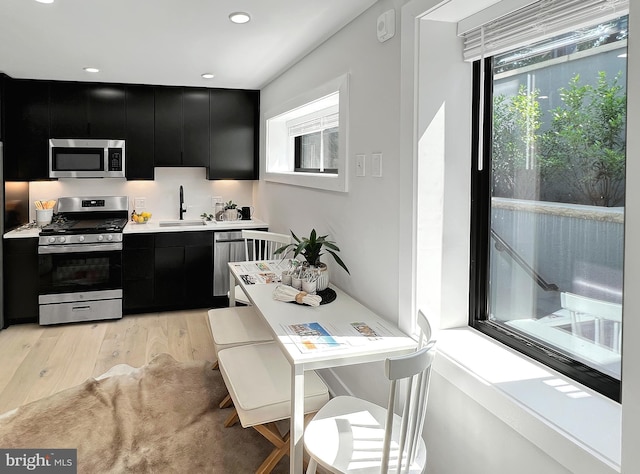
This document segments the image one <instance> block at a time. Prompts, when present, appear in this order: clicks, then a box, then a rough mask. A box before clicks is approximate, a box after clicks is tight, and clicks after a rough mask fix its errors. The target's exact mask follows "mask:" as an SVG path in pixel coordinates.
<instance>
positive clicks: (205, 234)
mask: <svg viewBox="0 0 640 474" xmlns="http://www.w3.org/2000/svg"><path fill="white" fill-rule="evenodd" d="M155 236H156V238H155V246H156V248H166V247H194V246H201V245H209V246H211V245H213V231H194V232H165V233H158V234H155Z"/></svg>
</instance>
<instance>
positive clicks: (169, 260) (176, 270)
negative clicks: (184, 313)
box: [154, 247, 185, 308]
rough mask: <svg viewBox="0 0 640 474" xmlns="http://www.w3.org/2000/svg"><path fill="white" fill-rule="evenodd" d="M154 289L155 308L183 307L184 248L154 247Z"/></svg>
mask: <svg viewBox="0 0 640 474" xmlns="http://www.w3.org/2000/svg"><path fill="white" fill-rule="evenodd" d="M154 288H155V290H154V291H155V298H154V302H155V304H156V306H160V307H166V308H169V307H171V308H175V307H181V306H183V305H184V302H185V280H184V247H160V248H158V247H156V249H155V273H154Z"/></svg>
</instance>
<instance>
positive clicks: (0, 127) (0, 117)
mask: <svg viewBox="0 0 640 474" xmlns="http://www.w3.org/2000/svg"><path fill="white" fill-rule="evenodd" d="M8 80H9V77H8V76H7V75H6V74H4V73H2V72H0V141H4V140H5V134H4V133H5V130H4V113H3V112H2V111H3V110H4V109H5V107H4V97H5V85H6V83H7V81H8Z"/></svg>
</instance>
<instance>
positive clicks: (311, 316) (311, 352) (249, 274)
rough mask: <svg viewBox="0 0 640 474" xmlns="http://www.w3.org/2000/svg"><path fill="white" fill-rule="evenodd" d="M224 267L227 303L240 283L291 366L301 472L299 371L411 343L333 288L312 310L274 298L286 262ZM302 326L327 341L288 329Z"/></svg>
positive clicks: (392, 352)
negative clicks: (325, 300) (317, 330)
mask: <svg viewBox="0 0 640 474" xmlns="http://www.w3.org/2000/svg"><path fill="white" fill-rule="evenodd" d="M228 265H229V270H230V271H229V279H230V284H231V286H230V288H231V291H230V292H229V305H230V306H234V305H235V296H234V291H233V288H234V286H235V285H236V284H239V285H240V286H241V287H242V289H243V290H244V292H245V293H246V294H247V297H248V299H249V301H250V302H251V304H252V305H253V306H254V307H255V308H256V310H257V311H258V313H259V314H260V315H261V316H262V318H263V319H264V321H265V322H266V323H267V324H268V326H269V327H270V328H271V332H272V333H273V336H274V339H275V340H276V341H277V343H278V344H279V345H280V347H281V349H282V351H283V352H284V354H285V356H286V358H287V359H288V360H289V363H290V364H291V419H290V443H291V446H290V448H291V449H290V453H289V454H290V473H291V474H300V473H302V466H303V464H302V459H303V454H304V446H303V433H304V410H303V408H304V407H303V405H304V371H305V370H314V369H325V368H330V367H340V366H346V365H353V364H362V363H367V362H375V361H381V360H384V359H386V358H388V357H391V356H396V355H401V354H407V353H410V352H413V351H414V350H415V349H416V341H415V340H414V339H413V338H411V337H409V336H408V335H406V334H405V333H403V332H402V331H401V330H400V329H399V328H398V327H396V325H394V324H393V323H391V322H389V321H387V320H385V319H383V318H381V317H380V316H378V315H377V314H375V313H374V312H373V311H371V310H370V309H368V308H367V307H366V306H364V305H362V304H361V303H359V302H358V301H356V300H355V299H354V298H352V297H350V296H349V295H347V294H346V293H345V292H343V291H341V290H340V289H339V288H336V287H335V286H332V285H331V286H330V288H331V289H333V290H334V291H335V293H336V299H335V300H334V301H332V302H329V303H327V304H322V305H320V306H316V307H312V306H307V305H300V304H296V303H289V302H283V301H278V300H276V299H274V298H273V291H274V289H275V287H276V285H278V284H279V283H278V282H277V280H279V277H280V274H281V272H282V270H283V269H284V268H286V261H282V260H265V261H261V262H231V263H229V264H228ZM274 274H275V278H274V277H273V275H274ZM274 280H276V281H274ZM306 325H312V327H317V325H320V326H321V327H322V328H323V329H326V331H327V332H328V333H329V334H330V337H329V339H326V338H323V339H321V340H322V341H323V342H321V343H318V339H313V340H312V342H311V343H310V341H309V338H307V337H305V336H301V335H299V333H297V332H295V330H293V329H292V328H301V327H302V328H304V327H308V326H306ZM358 329H359V330H360V331H361V332H359V331H358ZM369 329H372V330H373V331H374V332H375V335H373V336H372V335H371V334H370V332H369ZM325 341H329V342H328V343H325Z"/></svg>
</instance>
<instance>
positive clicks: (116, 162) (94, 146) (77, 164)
mask: <svg viewBox="0 0 640 474" xmlns="http://www.w3.org/2000/svg"><path fill="white" fill-rule="evenodd" d="M124 160H125V141H124V140H91V139H71V138H51V139H50V140H49V177H50V178H124V177H125V167H124V165H125V161H124Z"/></svg>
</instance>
